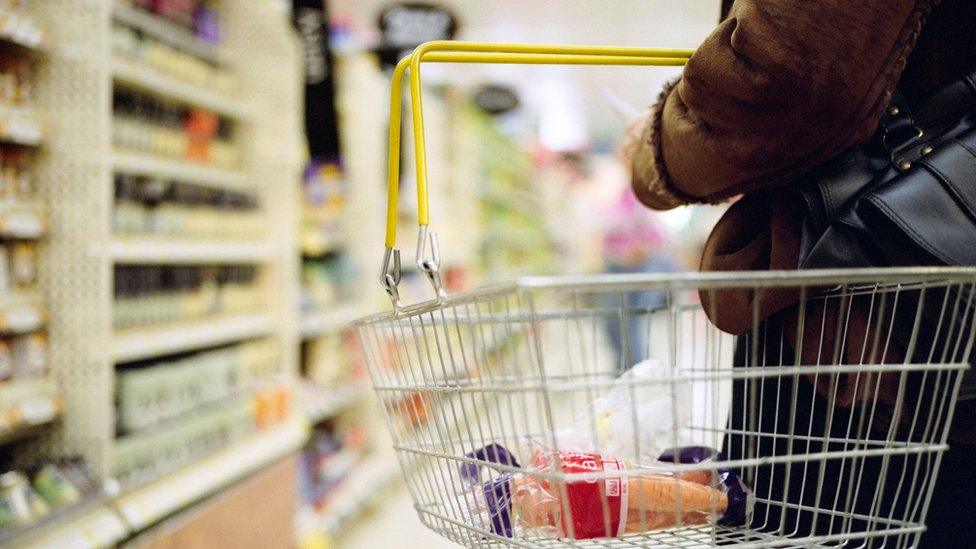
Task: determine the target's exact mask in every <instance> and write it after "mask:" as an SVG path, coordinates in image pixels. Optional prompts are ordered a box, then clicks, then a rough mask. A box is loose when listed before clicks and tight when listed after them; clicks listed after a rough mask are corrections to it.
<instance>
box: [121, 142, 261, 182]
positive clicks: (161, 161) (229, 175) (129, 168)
mask: <svg viewBox="0 0 976 549" xmlns="http://www.w3.org/2000/svg"><path fill="white" fill-rule="evenodd" d="M112 169H113V170H115V171H116V172H125V173H130V174H133V175H144V176H149V177H161V178H165V179H178V180H180V181H187V182H190V183H200V184H204V185H212V186H215V187H222V188H227V189H247V188H250V187H251V185H250V184H249V182H248V177H247V174H245V173H243V172H233V171H228V170H224V169H221V168H214V167H211V166H205V165H202V164H195V163H192V162H186V161H180V160H172V159H169V158H160V157H155V156H151V155H148V154H139V153H132V152H120V151H115V152H114V153H113V154H112Z"/></svg>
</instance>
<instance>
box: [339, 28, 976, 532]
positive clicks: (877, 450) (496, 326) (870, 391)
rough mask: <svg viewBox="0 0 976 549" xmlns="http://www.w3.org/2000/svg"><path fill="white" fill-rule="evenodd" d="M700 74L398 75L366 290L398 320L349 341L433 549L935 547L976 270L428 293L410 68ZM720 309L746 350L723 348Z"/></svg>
mask: <svg viewBox="0 0 976 549" xmlns="http://www.w3.org/2000/svg"><path fill="white" fill-rule="evenodd" d="M690 55H691V51H689V50H666V49H647V48H618V47H604V46H554V45H526V44H483V43H465V42H433V43H427V44H423V45H421V46H420V47H418V48H417V49H416V50H414V52H413V53H412V54H411V55H408V56H407V57H405V58H404V59H403V60H402V61H401V62H400V63H399V64H398V65H397V67H396V69H395V70H394V73H393V78H392V93H391V115H390V122H391V123H390V156H389V174H388V176H389V181H388V188H389V194H388V204H387V232H386V248H385V250H384V256H383V269H382V272H381V277H380V280H381V284H382V285H383V287H384V289H385V290H386V291H387V293H388V295H389V296H390V299H391V302H392V304H393V310H392V311H390V312H388V313H384V314H379V315H374V316H371V317H367V318H365V319H362V320H360V321H359V322H357V329H358V332H359V335H360V337H361V339H362V341H363V346H364V348H365V350H366V358H367V365H368V368H369V372H370V376H371V378H372V382H373V386H374V389H375V392H376V394H377V396H378V397H379V400H380V402H381V404H382V408H383V411H384V414H385V417H386V422H387V426H388V428H389V431H390V433H391V436H392V440H393V445H394V447H395V449H396V451H397V455H398V457H399V461H400V464H401V467H402V469H403V472H404V475H405V478H406V483H407V487H408V489H409V491H410V494H411V496H412V498H413V502H414V506H415V508H416V510H417V513H418V515H419V517H420V520H421V521H423V523H424V524H426V525H427V526H428V527H430V528H431V529H433V530H435V531H437V532H438V533H440V534H441V535H443V536H445V537H447V538H449V539H451V540H454V541H456V542H458V543H460V544H463V545H466V546H469V547H489V546H514V547H552V546H558V547H713V546H741V547H793V546H839V545H844V546H849V547H909V546H913V545H915V544H916V543H917V542H918V540H919V536H920V535H922V533H923V532H924V531H925V516H926V512H927V509H928V506H929V502H930V499H931V497H932V493H933V487H934V484H935V481H936V479H937V475H938V471H939V464H940V462H941V459H942V455H943V454H944V452H945V451H946V450H947V448H948V444H947V441H948V434H949V430H950V427H951V421H952V417H953V411H954V409H955V405H956V400H957V398H958V395H959V389H960V384H961V383H963V378H964V376H965V372H966V371H967V370H968V367H969V362H970V358H971V355H972V346H973V337H974V333H976V332H974V322H973V317H974V316H976V312H974V303H973V289H974V288H973V286H974V284H976V269H931V268H928V269H925V268H901V269H872V270H854V271H803V272H790V273H785V272H764V273H712V274H669V275H652V274H648V275H599V276H589V277H575V278H573V277H570V278H524V279H520V280H518V281H515V282H512V283H510V284H507V285H501V286H495V287H491V288H485V289H481V290H475V291H471V292H466V293H463V294H458V295H453V296H449V295H447V292H446V291H445V290H444V288H443V285H442V284H441V280H440V274H439V266H440V258H439V253H438V249H437V239H436V236H435V234H434V232H433V231H430V230H429V228H428V224H429V219H428V217H429V216H428V211H427V184H426V183H427V182H426V177H427V174H426V157H425V154H426V153H425V148H424V125H423V107H422V93H421V91H422V90H421V83H420V66H421V62H454V63H521V64H550V63H560V64H578V65H610V64H617V65H629V66H653V65H671V66H676V65H682V64H684V63H685V62H686V61H687V59H688V58H689V57H690ZM408 70H409V73H410V81H409V82H410V98H411V111H412V117H413V124H412V128H413V138H414V141H415V147H414V152H415V155H416V156H415V161H416V165H417V168H416V175H417V197H418V204H417V205H418V216H417V217H418V220H419V222H420V230H419V232H418V241H417V267H418V269H419V270H420V272H422V273H424V274H425V275H426V276H427V278H428V280H429V282H430V283H431V286H432V289H433V291H434V296H435V297H434V299H433V300H432V301H430V302H426V303H421V304H417V305H412V306H405V305H404V304H403V303H402V302H401V299H400V296H399V292H398V289H397V288H398V284H399V282H400V274H401V265H400V254H399V251H398V249H397V247H396V221H397V215H398V204H397V200H398V188H399V159H400V142H399V140H400V130H401V124H400V122H401V113H400V109H401V101H402V90H401V88H402V84H403V79H404V77H405V75H406V73H407V71H408ZM703 303H704V304H706V306H705V307H703V306H702V304H703ZM720 304H725V306H728V307H733V308H734V310H736V311H738V313H736V314H738V315H741V316H742V318H739V319H738V320H739V322H736V323H735V324H736V325H739V326H748V328H746V329H743V330H742V331H741V332H742V333H740V334H738V335H735V336H733V335H729V334H727V333H723V332H722V331H720V330H719V329H718V328H716V327H715V326H714V325H713V324H712V323H711V322H710V320H709V319H716V318H719V317H720V316H726V317H727V316H728V315H729V311H727V310H719V307H720V306H721V305H720ZM573 460H576V461H573ZM584 496H585V497H584Z"/></svg>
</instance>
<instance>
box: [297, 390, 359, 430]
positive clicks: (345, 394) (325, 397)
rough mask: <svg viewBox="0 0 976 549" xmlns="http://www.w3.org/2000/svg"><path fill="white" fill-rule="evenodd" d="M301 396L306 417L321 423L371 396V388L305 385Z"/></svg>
mask: <svg viewBox="0 0 976 549" xmlns="http://www.w3.org/2000/svg"><path fill="white" fill-rule="evenodd" d="M300 394H301V398H302V401H303V402H302V410H303V411H304V412H305V417H306V418H307V419H308V420H309V421H310V422H312V423H319V422H321V421H324V420H326V419H329V418H331V417H334V416H336V415H337V414H339V413H340V412H342V411H343V410H345V409H346V408H349V407H350V406H352V405H353V404H355V403H357V402H360V401H362V400H363V399H364V398H365V397H366V395H368V394H369V388H368V387H367V386H366V385H365V384H362V383H347V384H345V385H339V386H332V387H318V386H315V385H314V384H312V383H303V384H302V385H301V391H300Z"/></svg>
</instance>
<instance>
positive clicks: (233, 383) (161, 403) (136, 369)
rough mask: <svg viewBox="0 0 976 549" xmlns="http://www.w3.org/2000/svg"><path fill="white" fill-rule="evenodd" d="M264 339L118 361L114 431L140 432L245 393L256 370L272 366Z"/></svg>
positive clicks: (253, 379)
mask: <svg viewBox="0 0 976 549" xmlns="http://www.w3.org/2000/svg"><path fill="white" fill-rule="evenodd" d="M265 343H266V342H264V341H255V342H245V343H241V344H238V345H231V346H228V347H222V348H217V349H212V350H207V351H199V352H194V353H187V354H185V355H178V356H175V357H171V358H166V359H157V360H154V361H146V362H139V363H135V364H128V365H125V364H123V365H119V367H118V372H117V386H118V389H117V394H116V402H117V414H116V417H117V420H118V432H119V433H122V434H131V433H135V432H139V431H142V430H145V429H148V428H150V427H154V426H156V425H159V424H162V423H166V422H169V421H172V420H176V419H178V418H179V417H180V416H183V415H185V414H188V413H191V412H194V411H196V410H199V409H201V408H204V407H207V406H211V405H215V404H219V403H222V402H228V401H230V400H231V399H233V398H238V397H240V396H241V395H243V394H245V393H247V392H248V391H249V390H250V389H251V388H252V385H253V383H254V382H255V380H258V379H262V378H261V377H258V375H257V374H255V373H254V372H255V371H256V370H258V371H261V372H267V371H269V370H270V369H273V368H274V367H275V366H276V359H275V356H274V354H273V353H268V352H267V351H266V349H267V348H268V345H266V344H265ZM261 375H263V374H261ZM263 379H268V377H264V378H263Z"/></svg>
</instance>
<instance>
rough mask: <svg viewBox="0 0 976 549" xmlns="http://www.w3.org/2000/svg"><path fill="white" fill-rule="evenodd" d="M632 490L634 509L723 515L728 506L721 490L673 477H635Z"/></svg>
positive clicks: (631, 483)
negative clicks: (676, 510)
mask: <svg viewBox="0 0 976 549" xmlns="http://www.w3.org/2000/svg"><path fill="white" fill-rule="evenodd" d="M629 488H630V495H629V497H628V499H627V504H628V505H629V506H630V508H631V509H643V510H645V511H672V512H674V510H675V509H678V508H680V509H681V512H682V513H691V512H696V511H697V512H702V513H711V512H713V511H715V512H718V513H724V512H725V508H726V507H727V506H728V498H727V497H726V496H725V494H724V493H722V492H721V491H720V490H717V489H715V488H712V487H710V486H703V485H701V484H698V483H695V482H689V481H687V480H682V479H679V478H675V477H671V476H665V475H644V476H636V477H633V476H632V477H630V485H629Z"/></svg>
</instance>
